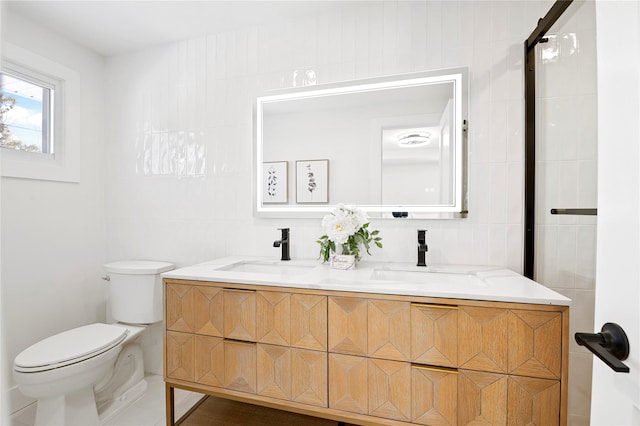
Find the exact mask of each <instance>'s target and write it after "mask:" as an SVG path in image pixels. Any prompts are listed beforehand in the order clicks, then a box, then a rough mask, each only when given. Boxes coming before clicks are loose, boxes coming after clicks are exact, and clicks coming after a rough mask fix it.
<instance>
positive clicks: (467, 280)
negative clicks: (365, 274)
mask: <svg viewBox="0 0 640 426" xmlns="http://www.w3.org/2000/svg"><path fill="white" fill-rule="evenodd" d="M371 279H372V280H382V281H398V282H410V283H416V284H426V285H432V284H433V285H435V284H438V285H440V284H443V285H449V286H451V285H454V286H455V285H470V284H471V285H478V286H484V285H486V284H485V282H484V281H482V280H481V279H480V278H478V277H477V276H475V275H472V274H470V273H469V272H464V271H463V272H430V271H417V270H410V271H409V270H395V269H374V270H373V272H372V274H371Z"/></svg>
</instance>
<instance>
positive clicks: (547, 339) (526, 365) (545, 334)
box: [509, 310, 562, 379]
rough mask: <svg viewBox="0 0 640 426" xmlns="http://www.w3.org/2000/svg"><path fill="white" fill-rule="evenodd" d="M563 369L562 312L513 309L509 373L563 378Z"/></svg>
mask: <svg viewBox="0 0 640 426" xmlns="http://www.w3.org/2000/svg"><path fill="white" fill-rule="evenodd" d="M561 370H562V314H561V313H559V312H544V311H526V310H512V311H510V312H509V373H510V374H517V375H521V376H533V377H541V378H548V379H560V377H561Z"/></svg>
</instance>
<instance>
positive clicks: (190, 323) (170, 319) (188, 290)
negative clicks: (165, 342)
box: [165, 284, 195, 332]
mask: <svg viewBox="0 0 640 426" xmlns="http://www.w3.org/2000/svg"><path fill="white" fill-rule="evenodd" d="M165 292H166V293H165V298H166V300H165V303H166V312H165V321H166V327H167V329H168V330H173V331H184V332H193V331H194V327H195V324H194V318H195V317H194V305H193V302H194V297H193V286H190V285H184V284H167V285H166V287H165Z"/></svg>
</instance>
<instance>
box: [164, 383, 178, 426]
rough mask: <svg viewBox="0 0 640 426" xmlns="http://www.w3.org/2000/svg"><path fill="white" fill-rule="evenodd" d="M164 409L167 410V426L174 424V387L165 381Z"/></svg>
mask: <svg viewBox="0 0 640 426" xmlns="http://www.w3.org/2000/svg"><path fill="white" fill-rule="evenodd" d="M165 397H166V401H165V409H166V411H167V413H166V416H167V426H174V425H175V424H176V423H175V409H174V398H173V397H174V389H173V387H171V385H170V384H168V383H165Z"/></svg>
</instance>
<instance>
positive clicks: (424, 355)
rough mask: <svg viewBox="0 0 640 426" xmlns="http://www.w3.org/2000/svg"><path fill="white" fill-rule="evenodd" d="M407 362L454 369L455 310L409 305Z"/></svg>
mask: <svg viewBox="0 0 640 426" xmlns="http://www.w3.org/2000/svg"><path fill="white" fill-rule="evenodd" d="M411 361H412V362H415V363H418V364H426V365H435V366H441V367H457V366H458V307H457V306H449V305H430V304H420V303H413V304H411Z"/></svg>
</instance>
